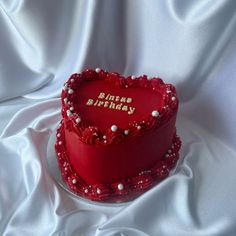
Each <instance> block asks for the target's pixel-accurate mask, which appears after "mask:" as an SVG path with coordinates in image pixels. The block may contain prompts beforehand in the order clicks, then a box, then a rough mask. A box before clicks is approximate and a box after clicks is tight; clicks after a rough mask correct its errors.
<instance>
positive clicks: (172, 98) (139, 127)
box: [63, 68, 178, 145]
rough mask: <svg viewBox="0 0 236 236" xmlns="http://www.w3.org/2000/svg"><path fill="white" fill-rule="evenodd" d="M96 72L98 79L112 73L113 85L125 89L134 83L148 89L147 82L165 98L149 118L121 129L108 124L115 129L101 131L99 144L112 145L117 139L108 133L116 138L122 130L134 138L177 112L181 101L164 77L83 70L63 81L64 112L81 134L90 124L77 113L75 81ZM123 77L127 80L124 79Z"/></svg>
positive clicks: (127, 136) (124, 133)
mask: <svg viewBox="0 0 236 236" xmlns="http://www.w3.org/2000/svg"><path fill="white" fill-rule="evenodd" d="M94 72H96V74H99V77H98V78H97V79H104V80H109V75H112V76H113V77H112V79H111V82H113V83H114V84H117V83H120V84H121V86H123V87H124V88H129V87H133V86H134V87H140V86H141V87H142V86H143V87H145V88H146V87H147V86H146V84H147V85H148V86H149V87H148V88H150V89H151V88H153V89H154V90H156V91H159V90H160V91H161V94H162V96H163V97H162V99H163V101H164V104H163V105H162V107H159V108H158V110H157V109H156V110H153V111H150V113H149V114H147V117H146V118H145V117H144V118H143V119H142V121H133V122H132V123H129V124H127V126H126V127H121V128H120V127H119V128H118V126H117V125H116V124H113V125H112V126H111V127H110V128H109V127H108V129H110V131H112V132H109V131H108V129H107V130H105V131H104V132H102V136H101V137H100V138H99V139H100V141H99V143H100V144H101V145H102V144H109V143H110V142H111V140H114V139H111V138H110V137H109V136H110V135H112V137H114V136H115V135H120V131H121V132H122V133H123V135H124V137H126V138H133V137H134V136H136V135H139V134H140V131H142V133H143V132H145V131H146V130H147V131H148V130H150V129H152V127H153V128H155V127H156V128H157V126H159V125H161V124H162V122H164V120H165V119H168V117H171V112H172V111H173V112H174V110H175V109H176V108H177V104H178V102H177V97H176V94H175V90H174V88H173V87H171V86H172V85H169V84H165V83H163V82H160V81H161V79H159V78H157V77H150V76H146V75H143V76H139V77H137V76H135V75H132V76H129V77H127V78H130V79H131V80H126V78H125V77H123V76H121V75H119V74H118V73H109V72H106V71H104V70H102V69H100V68H96V69H95V70H89V69H88V70H86V71H84V72H82V73H81V74H73V75H72V76H71V77H70V78H69V80H68V81H67V82H66V83H64V87H63V93H64V95H63V96H64V97H63V101H64V108H63V109H64V111H65V115H66V117H67V118H68V120H69V121H71V122H73V124H74V127H77V129H80V133H81V135H83V132H84V130H85V129H86V128H87V127H88V126H87V125H85V124H84V122H82V119H81V117H80V116H79V115H78V114H77V113H76V109H75V104H74V103H73V101H74V93H75V92H74V89H76V88H77V83H76V82H78V81H79V80H80V79H84V78H83V76H85V74H83V73H91V75H93V73H94ZM114 76H117V77H116V79H117V82H114ZM95 77H96V76H95ZM94 79H96V78H94ZM123 79H124V82H125V83H124V82H122V80H123ZM155 79H156V80H155ZM129 81H130V82H129ZM139 81H141V84H139ZM158 81H159V82H158ZM72 83H73V84H72ZM155 86H156V87H155ZM167 107H168V109H167ZM165 112H167V115H164V113H165ZM157 118H158V119H157ZM156 121H158V122H156ZM96 128H97V129H98V130H99V127H96ZM135 130H136V131H135ZM118 131H119V132H118ZM112 133H113V134H112ZM91 135H92V134H91ZM104 135H108V137H106V139H103V138H102V137H103V136H104ZM86 140H90V139H86ZM93 140H95V139H93ZM94 142H95V141H94Z"/></svg>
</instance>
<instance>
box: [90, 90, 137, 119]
mask: <svg viewBox="0 0 236 236" xmlns="http://www.w3.org/2000/svg"><path fill="white" fill-rule="evenodd" d="M132 102H133V99H132V98H131V97H120V96H116V95H111V94H110V93H108V94H106V93H104V92H100V93H99V95H98V96H97V98H96V99H92V98H89V99H88V100H87V102H86V105H87V106H97V107H104V108H109V109H114V110H117V111H123V112H127V114H128V115H132V114H134V112H135V109H136V108H135V107H133V106H131V103H132Z"/></svg>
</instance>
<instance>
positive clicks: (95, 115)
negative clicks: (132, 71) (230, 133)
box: [61, 69, 178, 145]
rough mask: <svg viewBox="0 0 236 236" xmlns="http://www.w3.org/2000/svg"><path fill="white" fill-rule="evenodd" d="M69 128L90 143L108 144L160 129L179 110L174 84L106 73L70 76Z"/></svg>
mask: <svg viewBox="0 0 236 236" xmlns="http://www.w3.org/2000/svg"><path fill="white" fill-rule="evenodd" d="M61 97H62V116H63V119H65V121H66V124H67V128H69V129H71V130H73V131H74V132H77V134H78V136H79V137H80V139H81V141H83V142H84V143H87V144H98V145H108V144H114V143H119V142H121V141H124V140H125V139H131V138H134V137H136V136H140V135H142V134H144V133H146V132H149V131H151V130H153V129H157V128H158V127H160V126H161V125H163V124H164V123H165V122H167V121H168V120H169V119H170V118H171V117H172V116H173V115H174V114H175V113H176V111H177V107H178V99H177V97H176V91H175V88H174V86H173V85H171V84H165V83H164V82H163V81H162V80H161V79H160V78H157V77H154V78H149V77H147V76H146V75H143V76H139V77H135V76H128V77H124V76H122V75H120V74H119V73H114V72H112V73H109V72H106V71H104V70H100V69H96V70H86V71H84V72H82V73H80V74H78V73H76V74H73V75H71V76H70V78H69V79H68V81H67V82H66V83H65V84H64V88H63V91H62V95H61Z"/></svg>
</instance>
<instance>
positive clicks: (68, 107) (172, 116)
mask: <svg viewBox="0 0 236 236" xmlns="http://www.w3.org/2000/svg"><path fill="white" fill-rule="evenodd" d="M61 98H62V120H61V123H60V127H59V128H58V130H57V142H56V145H55V148H56V152H57V156H58V162H59V166H60V169H61V173H62V177H63V179H64V181H65V182H66V183H67V185H68V186H69V188H70V189H71V190H72V191H73V192H75V193H76V194H78V195H80V196H84V197H86V198H89V199H91V200H98V201H116V200H117V201H120V200H128V199H132V198H134V197H135V196H137V195H139V194H140V193H142V192H143V191H145V190H147V189H148V188H150V187H151V186H152V185H153V184H154V183H156V182H158V181H160V180H161V179H163V178H165V177H166V176H168V174H169V171H170V169H171V168H172V167H173V166H174V165H175V164H176V162H177V160H178V151H179V149H180V145H181V143H180V139H179V138H178V137H177V136H176V131H175V121H176V114H177V109H178V99H177V96H176V91H175V88H174V87H173V85H171V84H165V83H164V82H163V81H162V80H161V79H160V78H149V77H147V76H146V75H143V76H140V77H135V76H129V77H127V78H125V77H123V76H121V75H120V74H118V73H109V72H106V71H104V70H100V69H96V70H95V71H94V70H86V71H84V72H82V73H81V74H73V75H72V76H71V77H70V78H69V80H68V81H67V82H66V83H65V85H64V88H63V91H62V94H61Z"/></svg>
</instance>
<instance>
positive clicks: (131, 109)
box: [128, 107, 135, 115]
mask: <svg viewBox="0 0 236 236" xmlns="http://www.w3.org/2000/svg"><path fill="white" fill-rule="evenodd" d="M134 111H135V107H129V111H128V114H129V115H132V114H133V113H134Z"/></svg>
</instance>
